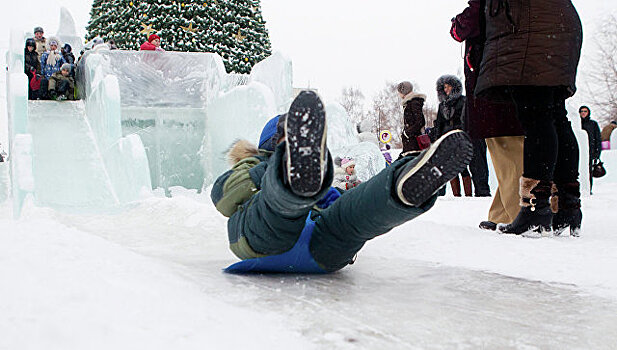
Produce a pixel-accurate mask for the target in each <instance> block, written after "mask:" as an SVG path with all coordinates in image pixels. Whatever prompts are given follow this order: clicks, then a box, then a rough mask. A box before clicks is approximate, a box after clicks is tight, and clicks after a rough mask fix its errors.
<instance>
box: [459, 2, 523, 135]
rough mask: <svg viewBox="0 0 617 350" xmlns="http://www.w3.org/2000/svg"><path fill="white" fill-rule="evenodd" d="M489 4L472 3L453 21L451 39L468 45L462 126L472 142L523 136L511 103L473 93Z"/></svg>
mask: <svg viewBox="0 0 617 350" xmlns="http://www.w3.org/2000/svg"><path fill="white" fill-rule="evenodd" d="M485 4H486V0H470V1H469V5H468V6H467V8H465V10H463V12H461V13H460V14H458V15H456V17H454V18H453V19H452V26H451V28H450V35H451V36H452V38H453V39H454V40H456V41H458V42H463V41H464V42H465V56H464V72H465V91H467V96H466V102H467V107H466V110H465V114H464V120H463V125H464V126H465V131H466V132H467V133H468V134H469V136H470V137H471V138H473V139H485V138H492V137H501V136H520V135H523V128H522V127H521V125H520V122H519V120H518V118H517V116H516V109H515V107H514V104H513V103H512V101H511V100H505V99H501V100H499V99H497V100H496V99H493V98H489V97H486V96H475V95H474V90H475V88H476V83H477V80H478V74H479V73H480V70H479V68H480V63H481V61H482V55H483V53H484V41H485V38H486V37H485V35H484V31H485V27H486V25H485V19H484V7H485Z"/></svg>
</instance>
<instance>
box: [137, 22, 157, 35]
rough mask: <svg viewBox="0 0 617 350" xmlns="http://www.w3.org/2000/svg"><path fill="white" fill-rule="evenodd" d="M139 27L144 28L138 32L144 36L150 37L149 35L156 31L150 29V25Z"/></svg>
mask: <svg viewBox="0 0 617 350" xmlns="http://www.w3.org/2000/svg"><path fill="white" fill-rule="evenodd" d="M141 26H142V27H143V28H144V29H142V30H141V31H140V33H141V34H146V36H150V33H152V32H156V30H154V29H152V24H148V25H145V24H143V23H142V24H141Z"/></svg>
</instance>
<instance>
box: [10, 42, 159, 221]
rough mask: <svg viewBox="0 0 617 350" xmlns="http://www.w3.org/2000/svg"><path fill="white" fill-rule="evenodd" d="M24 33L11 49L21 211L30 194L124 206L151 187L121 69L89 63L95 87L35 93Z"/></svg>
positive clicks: (16, 191)
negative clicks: (61, 94)
mask: <svg viewBox="0 0 617 350" xmlns="http://www.w3.org/2000/svg"><path fill="white" fill-rule="evenodd" d="M25 37H26V36H25V35H24V33H14V34H13V35H12V36H11V42H10V47H11V50H10V52H9V54H8V56H7V58H8V60H7V65H8V71H9V79H7V99H8V101H7V106H8V112H9V113H8V120H9V129H10V131H9V142H10V156H11V158H10V160H11V161H10V164H11V184H12V193H13V203H14V214H15V216H19V214H20V211H21V207H22V205H23V202H24V199H25V197H26V196H28V195H31V196H32V198H33V201H34V203H35V204H36V205H41V206H49V207H54V208H62V209H70V210H72V211H93V210H101V209H104V208H112V207H118V205H121V204H123V203H127V202H130V201H133V200H136V199H138V198H140V196H141V195H142V194H143V193H144V191H147V192H149V191H150V190H151V184H150V176H149V171H148V162H147V158H146V156H145V150H144V147H143V144H142V143H141V140H140V139H139V137H137V136H130V137H126V138H123V137H122V130H121V124H120V117H121V116H120V92H119V88H118V83H117V80H116V78H115V77H113V76H109V75H105V74H103V72H102V71H101V70H100V69H97V68H96V67H86V68H87V69H89V74H90V76H91V77H92V80H89V81H88V90H89V91H90V92H91V93H90V95H89V96H88V98H87V99H86V100H80V101H64V102H56V101H28V100H27V78H26V75H25V74H24V73H23V42H24V40H25Z"/></svg>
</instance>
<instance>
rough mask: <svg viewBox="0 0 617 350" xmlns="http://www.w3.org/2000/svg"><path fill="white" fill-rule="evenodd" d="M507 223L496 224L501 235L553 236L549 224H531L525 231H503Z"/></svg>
mask: <svg viewBox="0 0 617 350" xmlns="http://www.w3.org/2000/svg"><path fill="white" fill-rule="evenodd" d="M506 227H507V225H498V226H497V232H498V233H499V234H502V235H515V236H523V237H526V238H543V237H550V236H553V230H552V229H551V227H550V226H542V225H536V226H531V227H529V229H528V230H527V231H523V232H521V233H516V232H505V231H503V230H504V229H505V228H506Z"/></svg>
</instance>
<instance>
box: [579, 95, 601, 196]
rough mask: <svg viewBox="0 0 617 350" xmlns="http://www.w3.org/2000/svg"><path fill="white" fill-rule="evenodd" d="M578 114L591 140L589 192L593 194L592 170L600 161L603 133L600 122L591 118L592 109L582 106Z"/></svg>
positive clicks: (582, 126)
mask: <svg viewBox="0 0 617 350" xmlns="http://www.w3.org/2000/svg"><path fill="white" fill-rule="evenodd" d="M578 114H579V116H580V117H581V128H582V129H583V130H585V131H586V132H587V138H588V140H589V194H593V193H592V192H593V176H592V175H591V170H592V169H593V166H594V165H595V164H597V163H598V162H600V154H601V153H602V134H601V133H600V127H599V126H598V123H597V122H596V121H595V120H593V119H591V110H590V109H589V107H587V106H581V107H580V108H579V109H578Z"/></svg>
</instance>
